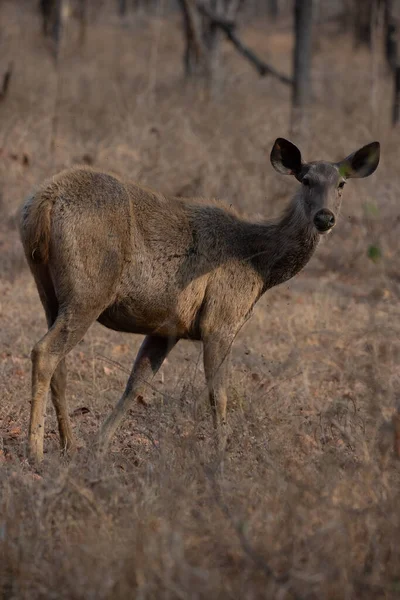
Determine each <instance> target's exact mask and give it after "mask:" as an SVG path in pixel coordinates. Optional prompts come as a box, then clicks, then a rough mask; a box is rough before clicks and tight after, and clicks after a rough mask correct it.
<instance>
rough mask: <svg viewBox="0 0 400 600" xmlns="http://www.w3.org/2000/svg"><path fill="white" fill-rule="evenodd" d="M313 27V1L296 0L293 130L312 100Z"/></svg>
mask: <svg viewBox="0 0 400 600" xmlns="http://www.w3.org/2000/svg"><path fill="white" fill-rule="evenodd" d="M312 25H313V0H295V4H294V29H295V44H294V50H293V73H294V81H293V95H292V104H293V115H292V128H293V127H296V121H298V120H299V121H300V120H301V119H302V118H303V113H304V109H305V107H306V106H307V105H308V104H309V103H310V100H311V55H312Z"/></svg>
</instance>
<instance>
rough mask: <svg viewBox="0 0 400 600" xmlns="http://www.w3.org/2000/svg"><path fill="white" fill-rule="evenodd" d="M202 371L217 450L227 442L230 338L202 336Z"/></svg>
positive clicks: (222, 447)
mask: <svg viewBox="0 0 400 600" xmlns="http://www.w3.org/2000/svg"><path fill="white" fill-rule="evenodd" d="M203 344H204V372H205V376H206V380H207V385H208V390H209V400H210V404H211V412H212V417H213V423H214V428H215V431H216V435H217V445H218V450H219V452H221V453H223V452H224V451H225V448H226V443H227V437H228V433H227V422H226V405H227V392H226V388H227V384H228V378H229V369H230V354H231V338H230V337H226V338H225V337H223V336H220V335H211V336H207V337H205V338H204V341H203Z"/></svg>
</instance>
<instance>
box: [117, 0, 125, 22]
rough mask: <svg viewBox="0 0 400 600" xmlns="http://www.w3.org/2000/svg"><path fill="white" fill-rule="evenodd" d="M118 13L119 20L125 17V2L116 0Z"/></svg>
mask: <svg viewBox="0 0 400 600" xmlns="http://www.w3.org/2000/svg"><path fill="white" fill-rule="evenodd" d="M118 12H119V16H120V17H121V18H123V17H125V15H126V0H118Z"/></svg>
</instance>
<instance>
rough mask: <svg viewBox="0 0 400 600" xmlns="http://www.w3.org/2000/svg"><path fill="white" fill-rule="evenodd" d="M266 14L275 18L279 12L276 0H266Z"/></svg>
mask: <svg viewBox="0 0 400 600" xmlns="http://www.w3.org/2000/svg"><path fill="white" fill-rule="evenodd" d="M268 14H269V16H270V17H271V18H272V19H274V20H275V19H277V18H278V14H279V3H278V0H268Z"/></svg>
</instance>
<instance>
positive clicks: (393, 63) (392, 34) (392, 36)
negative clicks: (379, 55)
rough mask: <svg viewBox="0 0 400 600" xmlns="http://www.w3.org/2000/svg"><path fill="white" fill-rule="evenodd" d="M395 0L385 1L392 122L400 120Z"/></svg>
mask: <svg viewBox="0 0 400 600" xmlns="http://www.w3.org/2000/svg"><path fill="white" fill-rule="evenodd" d="M394 8H395V7H394V2H393V0H384V14H385V58H386V62H387V64H388V67H389V69H390V72H391V73H392V76H393V108H392V122H393V124H394V125H396V124H397V123H398V122H399V120H400V56H399V54H400V53H399V42H398V35H399V31H398V29H399V28H398V23H397V19H396V18H395V14H394Z"/></svg>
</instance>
